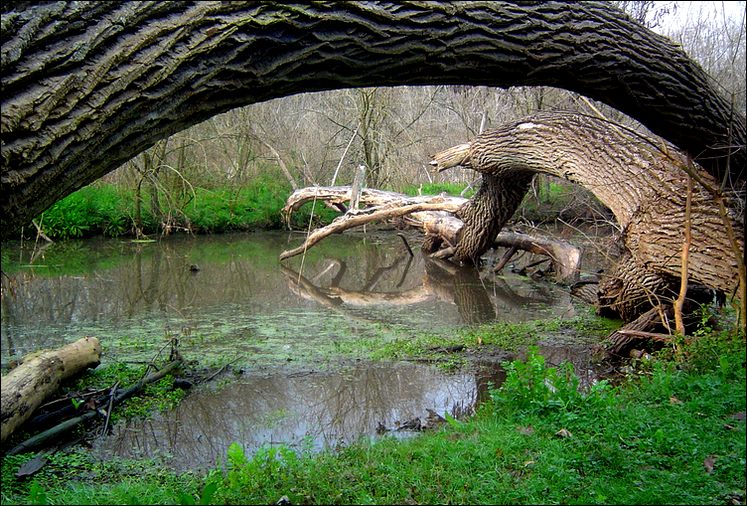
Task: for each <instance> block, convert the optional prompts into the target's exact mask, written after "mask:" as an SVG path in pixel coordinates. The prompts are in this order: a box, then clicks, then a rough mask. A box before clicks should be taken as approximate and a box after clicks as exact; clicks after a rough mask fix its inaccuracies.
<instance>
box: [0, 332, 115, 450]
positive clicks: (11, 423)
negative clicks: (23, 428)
mask: <svg viewBox="0 0 747 506" xmlns="http://www.w3.org/2000/svg"><path fill="white" fill-rule="evenodd" d="M100 358H101V344H100V343H99V340H98V339H96V338H95V337H84V338H81V339H78V340H77V341H75V342H74V343H70V344H68V345H66V346H63V347H62V348H57V349H55V350H47V351H41V352H36V353H32V354H29V355H27V356H26V357H24V358H23V360H22V361H21V363H20V365H18V367H16V368H15V369H13V370H11V371H10V372H9V373H8V374H6V375H5V376H3V377H2V394H1V396H0V398H1V399H2V417H1V418H2V436H1V439H0V440H2V441H5V439H6V438H7V437H8V436H10V435H11V434H12V433H13V431H15V430H16V429H17V428H18V427H19V426H20V425H21V424H23V422H25V421H26V420H27V419H28V418H29V417H30V416H31V414H32V413H33V412H34V410H35V409H36V408H38V407H39V406H40V405H41V404H42V402H44V399H46V398H47V397H48V396H49V395H51V394H53V393H54V392H55V391H56V390H57V389H58V388H59V386H60V383H61V382H62V381H63V380H64V379H66V378H69V377H71V376H74V375H75V374H77V373H79V372H81V371H83V370H84V369H86V368H88V367H96V366H97V365H99V361H100Z"/></svg>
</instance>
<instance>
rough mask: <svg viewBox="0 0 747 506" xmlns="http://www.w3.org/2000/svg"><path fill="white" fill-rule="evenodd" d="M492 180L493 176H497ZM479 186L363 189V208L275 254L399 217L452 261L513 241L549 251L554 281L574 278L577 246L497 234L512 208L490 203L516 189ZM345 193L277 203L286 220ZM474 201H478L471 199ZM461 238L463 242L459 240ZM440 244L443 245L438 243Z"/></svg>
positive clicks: (286, 254) (303, 194) (330, 190)
mask: <svg viewBox="0 0 747 506" xmlns="http://www.w3.org/2000/svg"><path fill="white" fill-rule="evenodd" d="M487 179H491V178H487ZM495 180H496V181H498V179H497V178H496V179H495ZM485 187H486V184H485V182H483V185H482V186H481V188H480V189H479V190H478V193H477V195H476V196H475V197H474V198H473V199H470V200H468V199H465V198H462V197H453V196H448V195H438V196H420V197H408V196H406V195H402V194H400V193H395V192H389V191H383V190H375V189H370V188H366V189H363V190H361V193H360V196H359V203H360V204H361V205H364V206H366V208H365V209H361V210H350V211H348V212H347V213H346V214H344V215H342V216H339V217H338V218H336V219H335V220H334V221H333V222H332V223H330V224H329V225H327V226H325V227H321V228H318V229H316V230H314V231H313V232H312V233H311V234H309V236H308V237H307V238H306V240H305V241H304V243H303V244H301V245H300V246H298V247H296V248H293V249H290V250H287V251H283V252H282V253H280V260H285V259H287V258H291V257H293V256H296V255H300V254H301V253H303V252H305V251H306V250H307V249H309V248H311V247H313V246H314V245H315V244H317V243H318V242H319V241H321V240H322V239H324V238H325V237H328V236H330V235H332V234H336V233H341V232H343V231H344V230H348V229H350V228H355V227H360V226H362V225H365V224H368V223H372V222H375V221H386V220H393V219H399V220H401V223H402V224H404V225H407V226H410V227H413V228H417V229H419V230H421V231H422V232H423V233H424V234H425V235H426V236H427V238H428V240H427V241H426V242H425V243H424V245H423V250H424V252H426V253H429V254H432V255H434V257H435V258H451V259H452V260H455V261H456V262H457V263H462V257H461V256H459V253H458V252H460V251H461V252H468V254H469V255H471V256H470V257H469V260H470V262H471V263H477V260H479V258H480V256H482V254H483V253H485V252H486V251H487V250H488V249H490V248H492V247H495V246H502V247H516V248H518V249H522V250H526V251H529V252H531V253H535V254H539V255H546V256H548V257H550V260H551V261H552V263H553V267H554V271H555V277H556V280H557V281H558V282H559V283H565V284H570V283H573V282H574V281H576V279H577V278H578V273H579V265H580V263H581V252H580V250H579V249H578V248H576V247H575V246H573V245H571V244H568V243H566V242H564V241H557V240H550V239H546V238H539V237H534V236H530V235H527V234H520V233H516V232H501V233H500V234H498V229H500V228H501V227H502V226H503V224H504V223H505V222H506V221H507V220H508V218H510V217H511V215H512V214H513V208H511V209H510V212H507V211H506V210H505V208H504V209H496V207H498V206H499V205H500V204H501V203H504V202H506V201H510V203H511V205H513V204H516V202H515V196H516V195H517V194H518V193H520V192H519V191H511V188H508V191H507V192H501V191H499V189H497V188H495V187H494V186H491V185H487V187H488V188H489V189H490V191H489V192H486V194H485V197H483V199H484V200H478V196H479V195H481V194H482V193H481V192H483V188H485ZM492 190H496V191H495V192H493V191H492ZM524 191H526V189H524ZM351 195H352V191H351V189H350V187H347V186H331V187H330V186H327V187H319V186H316V187H310V188H301V189H299V190H296V191H295V192H293V194H291V196H290V197H288V200H287V201H286V204H285V206H284V207H283V214H284V216H285V217H286V221H289V220H290V215H291V213H292V212H293V211H294V210H296V209H298V208H300V207H301V206H302V205H303V204H305V203H307V202H309V201H313V200H318V201H322V202H325V203H326V204H328V205H330V206H333V207H335V208H344V207H345V202H348V201H349V200H350V199H351ZM505 195H510V197H509V198H507V199H503V198H501V196H505ZM475 201H477V202H478V205H475V204H474V203H475ZM518 202H521V199H518ZM516 205H518V204H516ZM483 208H484V209H485V210H486V212H485V213H482V214H481V213H479V212H476V211H477V210H479V209H483ZM465 209H466V210H467V211H466V212H465ZM460 216H467V217H468V218H467V219H468V220H470V221H468V222H467V223H470V224H471V227H470V228H471V231H470V232H469V233H467V234H465V233H464V229H466V228H467V226H465V222H462V220H461V219H459V217H460ZM465 243H466V244H467V246H463V245H464V244H465ZM444 244H447V245H448V246H447V247H446V248H440V246H442V245H444ZM478 248H479V250H478ZM445 252H448V254H445ZM473 254H474V255H473Z"/></svg>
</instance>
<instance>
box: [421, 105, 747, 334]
mask: <svg viewBox="0 0 747 506" xmlns="http://www.w3.org/2000/svg"><path fill="white" fill-rule="evenodd" d="M431 163H432V165H433V166H434V167H436V168H437V169H438V170H445V169H448V168H449V167H452V166H456V165H462V166H465V167H471V168H473V169H475V170H477V171H478V172H480V173H482V174H485V175H492V176H495V177H500V178H503V179H504V181H506V182H510V180H511V178H512V177H519V178H521V177H522V175H525V174H529V173H545V174H551V175H553V176H557V177H560V178H564V179H566V180H568V181H571V182H574V183H577V184H579V185H581V186H583V187H584V188H586V189H588V190H589V191H591V192H592V193H593V194H594V195H595V196H596V197H597V198H598V199H599V200H600V201H601V202H602V203H603V204H604V205H606V206H607V207H609V208H610V210H611V211H612V212H613V213H614V215H615V218H616V219H617V221H618V223H619V224H620V226H621V228H622V230H623V241H624V246H625V248H626V251H627V253H626V254H625V255H624V256H623V258H622V259H621V260H620V261H619V262H618V263H617V264H616V266H615V268H614V269H613V271H612V272H610V273H607V274H606V275H605V276H604V277H603V279H602V280H601V283H600V301H601V302H602V304H603V305H606V306H609V308H610V309H611V310H612V311H613V312H615V313H617V314H619V315H620V316H621V317H622V318H623V319H624V320H627V321H630V320H632V319H634V318H635V317H636V316H637V315H639V314H640V313H641V312H643V311H645V310H646V309H647V308H648V307H651V306H652V305H656V304H659V303H660V301H657V300H656V299H657V297H664V298H665V299H666V300H672V293H671V288H672V287H673V286H679V277H680V269H681V262H680V257H679V252H680V251H681V249H682V241H683V237H684V236H683V233H684V229H685V227H684V222H685V200H686V198H687V194H688V191H687V183H686V182H687V177H688V173H687V172H686V171H692V173H694V174H695V175H696V176H697V181H695V182H694V185H693V195H692V216H691V238H692V242H691V246H690V259H689V262H690V269H689V270H690V272H689V275H690V281H691V282H692V283H694V284H698V285H702V286H707V287H710V288H713V289H716V290H719V291H722V292H725V293H733V292H734V291H735V289H736V288H737V285H738V283H739V281H738V280H739V276H738V272H739V268H738V261H737V258H735V255H734V253H733V250H732V243H731V242H730V239H729V235H730V234H729V233H728V230H727V225H729V226H730V227H731V228H732V229H733V230H734V233H735V239H736V241H737V242H738V245H739V248H740V250H741V251H742V255H743V254H744V253H743V252H744V224H743V220H744V218H743V217H742V218H741V220H742V221H737V217H736V216H735V215H733V214H732V215H731V216H728V221H729V223H728V224H726V223H725V222H724V221H723V219H722V217H721V216H720V215H719V205H718V203H717V202H716V200H715V199H714V196H713V194H712V193H711V192H710V191H708V190H707V189H706V186H704V185H707V186H710V187H712V188H718V186H719V185H718V183H717V182H716V181H715V180H714V178H713V177H712V176H711V175H710V174H708V173H706V172H705V171H703V170H702V169H700V168H699V167H697V166H695V165H694V164H693V163H692V161H691V160H690V159H689V158H688V157H687V156H686V155H684V154H683V153H681V152H680V151H678V150H677V149H676V148H675V147H674V146H672V145H671V144H669V143H667V142H665V141H664V140H663V139H659V138H654V137H649V136H646V135H643V134H641V133H638V132H633V131H631V130H629V129H627V128H625V127H623V126H621V125H617V124H615V123H612V122H609V121H606V120H602V119H599V118H595V117H589V116H583V115H579V114H570V113H553V114H538V115H535V116H532V117H529V118H525V119H523V120H519V121H516V122H511V123H509V124H507V125H505V126H503V127H501V128H500V129H498V130H495V131H492V132H487V133H484V134H482V135H480V136H478V137H476V138H475V139H474V140H473V141H472V142H470V143H468V144H462V145H460V146H457V147H455V148H451V149H449V150H446V151H445V152H443V153H439V154H437V155H436V156H435V157H434V160H433V161H432V162H431ZM523 177H524V178H525V177H526V176H523ZM521 181H523V179H522V180H521ZM521 181H520V182H519V183H516V187H517V188H523V183H522V182H521ZM701 182H702V183H703V184H701ZM465 233H466V232H465Z"/></svg>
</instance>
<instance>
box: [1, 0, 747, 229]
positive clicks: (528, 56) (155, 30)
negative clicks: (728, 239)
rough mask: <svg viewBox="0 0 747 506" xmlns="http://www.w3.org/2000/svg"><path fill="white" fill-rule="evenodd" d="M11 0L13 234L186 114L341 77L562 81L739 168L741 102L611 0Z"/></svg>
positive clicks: (180, 123) (7, 10)
mask: <svg viewBox="0 0 747 506" xmlns="http://www.w3.org/2000/svg"><path fill="white" fill-rule="evenodd" d="M1 9H2V22H1V23H2V24H1V25H0V26H1V28H2V53H1V54H2V122H1V127H0V128H1V130H2V187H3V188H2V190H3V191H2V205H1V207H0V211H1V212H2V217H1V218H0V219H1V223H0V225H1V227H0V229H1V230H0V234H2V237H4V238H7V237H10V236H13V235H15V234H16V233H17V232H18V230H19V229H20V227H22V226H23V225H25V224H27V223H29V222H30V221H31V219H33V218H34V217H35V216H37V215H38V214H39V213H40V212H42V211H43V210H44V209H46V208H47V207H49V206H50V205H52V204H53V203H54V202H56V201H57V200H59V199H60V198H62V197H64V196H66V195H68V194H70V193H72V192H73V191H75V190H77V189H79V188H81V187H82V186H84V185H85V184H88V183H90V182H92V181H94V180H96V179H98V178H99V177H101V176H103V175H104V174H106V173H107V172H109V171H111V170H113V169H115V168H116V167H118V166H119V165H121V164H122V163H123V162H125V161H126V160H128V159H130V158H132V157H133V156H135V155H136V154H137V153H139V152H141V151H143V150H145V149H147V148H148V147H150V146H151V145H153V144H154V143H155V142H156V141H158V140H159V139H162V138H165V137H167V136H169V135H171V134H173V133H175V132H177V131H179V130H182V129H184V128H186V127H188V126H190V125H193V124H195V123H198V122H200V121H203V120H205V119H207V118H209V117H211V116H213V115H215V114H218V113H221V112H224V111H227V110H229V109H232V108H235V107H238V106H241V105H246V104H250V103H253V102H258V101H263V100H267V99H270V98H275V97H279V96H284V95H290V94H293V93H297V92H302V91H317V90H325V89H332V88H343V87H358V86H382V85H402V84H439V83H440V84H473V85H492V86H512V85H549V86H557V87H561V88H566V89H569V90H572V91H576V92H579V93H581V94H583V95H586V96H589V97H591V98H594V99H597V100H601V101H603V102H606V103H608V104H609V105H612V106H613V107H616V108H617V109H619V110H621V111H623V112H625V113H627V114H629V115H630V116H633V117H635V118H636V119H638V120H640V121H641V122H643V123H644V124H645V125H646V126H648V127H649V128H650V129H651V130H653V131H654V132H656V133H658V134H659V135H662V136H663V137H665V138H667V139H669V140H670V141H672V142H673V143H675V144H676V145H678V146H679V147H680V148H682V149H684V150H686V151H687V152H689V153H690V154H691V155H692V156H694V157H696V158H698V159H700V160H701V163H702V165H703V166H704V167H706V168H707V170H708V171H709V172H710V173H711V174H713V175H715V176H716V177H717V178H718V179H722V176H724V175H725V174H727V173H728V175H729V176H730V177H731V178H732V179H734V180H740V181H744V179H745V173H744V166H745V160H747V157H746V156H745V149H744V145H745V119H744V116H743V115H742V114H740V113H739V112H735V111H733V109H732V106H731V105H730V103H729V102H728V101H727V100H726V99H724V98H723V97H722V96H721V95H720V94H719V92H718V91H717V90H716V88H715V86H714V85H713V83H712V82H711V81H710V79H709V78H708V76H707V75H706V74H705V73H704V72H703V71H702V69H701V68H700V67H699V66H698V65H697V64H695V63H694V62H693V61H692V60H691V59H690V58H688V56H687V55H686V54H685V53H684V52H683V51H682V50H681V49H680V48H679V47H677V46H676V45H675V44H673V43H671V42H670V41H668V40H667V39H665V38H663V37H660V36H658V35H656V34H654V33H653V32H651V31H650V30H648V29H646V28H644V27H642V26H641V25H640V24H638V23H636V22H634V21H632V20H631V19H630V18H628V17H627V16H626V15H625V14H624V13H623V12H622V11H619V10H617V9H615V8H613V7H611V6H610V5H609V4H605V3H601V2H572V3H567V2H537V3H514V2H453V3H452V2H438V3H433V2H431V3H423V2H393V3H378V2H334V3H314V4H307V3H295V4H294V3H265V2H129V1H127V2H125V1H118V2H46V3H38V4H37V3H33V2H21V1H18V2H14V1H6V2H3V3H2V7H1ZM734 146H736V147H734ZM732 147H734V149H731V148H732ZM726 151H729V152H730V153H731V157H730V164H729V165H728V168H727V167H725V165H724V156H723V155H724V153H725V152H726Z"/></svg>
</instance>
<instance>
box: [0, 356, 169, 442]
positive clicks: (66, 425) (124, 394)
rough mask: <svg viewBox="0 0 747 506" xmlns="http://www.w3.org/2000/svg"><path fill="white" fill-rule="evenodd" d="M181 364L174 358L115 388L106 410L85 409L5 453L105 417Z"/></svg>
mask: <svg viewBox="0 0 747 506" xmlns="http://www.w3.org/2000/svg"><path fill="white" fill-rule="evenodd" d="M181 365H182V360H181V359H177V360H174V361H173V362H170V363H169V364H167V365H166V366H164V367H163V368H162V369H161V370H160V371H157V372H154V373H153V374H150V375H149V376H146V377H145V378H142V379H141V380H140V381H138V382H137V383H135V384H133V385H131V386H130V387H128V388H125V389H121V390H117V391H116V393H115V394H114V395H113V396H112V397H111V399H110V401H109V403H108V404H109V411H108V412H107V411H104V410H103V409H101V408H99V409H91V410H89V411H86V412H85V413H83V414H81V415H79V416H76V417H75V418H71V419H69V420H65V421H64V422H62V423H59V424H57V425H55V426H54V427H52V428H51V429H48V430H45V431H44V432H41V433H39V434H37V435H35V436H33V437H30V438H29V439H27V440H25V441H23V442H22V443H21V444H19V445H16V446H14V447H13V448H12V449H11V450H10V451H8V453H7V454H6V455H16V454H18V453H24V452H29V451H32V450H35V449H36V448H39V447H40V446H42V445H43V444H45V443H46V442H48V441H49V440H51V439H52V438H54V437H57V436H60V435H61V434H64V433H65V432H67V431H69V430H70V429H72V428H73V427H76V426H78V425H80V424H81V423H83V422H85V421H86V420H90V419H91V418H94V417H95V416H97V415H102V416H105V417H106V416H108V415H109V414H110V413H111V409H112V408H113V407H114V406H116V405H117V404H119V403H121V402H122V401H124V400H125V399H127V398H129V397H132V396H133V395H134V394H136V393H137V392H139V391H140V390H142V388H143V387H144V386H145V385H147V384H149V383H153V382H155V381H158V380H160V379H161V378H163V377H164V376H166V375H167V374H170V373H172V372H173V371H175V370H176V369H177V368H178V367H179V366H181Z"/></svg>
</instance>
